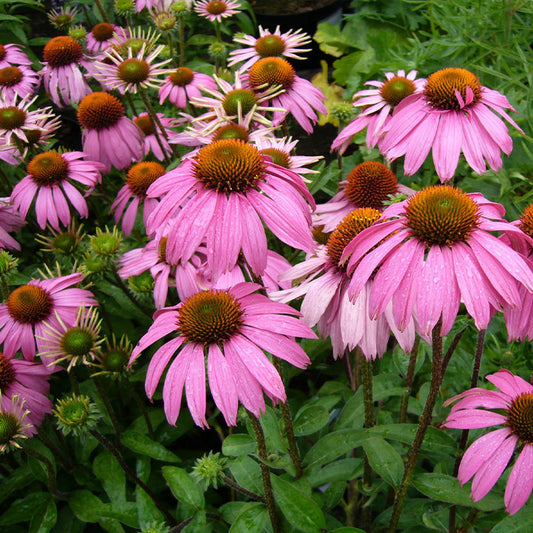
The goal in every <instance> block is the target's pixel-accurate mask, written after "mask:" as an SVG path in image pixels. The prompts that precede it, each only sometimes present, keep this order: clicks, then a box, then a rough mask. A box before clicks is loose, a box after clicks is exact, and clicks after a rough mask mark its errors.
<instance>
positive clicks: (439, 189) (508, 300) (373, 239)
mask: <svg viewBox="0 0 533 533" xmlns="http://www.w3.org/2000/svg"><path fill="white" fill-rule="evenodd" d="M503 214H504V209H503V206H501V205H500V204H495V203H492V202H489V201H488V200H487V199H485V198H484V197H483V196H482V195H481V194H479V193H472V194H465V193H463V192H462V191H461V190H460V189H456V188H454V187H450V186H444V185H439V186H432V187H427V188H426V189H423V190H422V191H420V192H418V193H416V194H415V195H413V196H411V198H409V199H408V200H405V201H403V202H400V203H397V204H393V205H391V206H389V207H388V208H387V209H385V211H384V212H383V218H382V222H380V223H377V224H374V225H373V226H371V227H370V228H367V229H366V230H363V231H362V232H361V233H360V234H358V235H357V236H356V237H355V238H354V239H353V240H352V241H351V242H350V243H349V244H348V245H347V246H346V248H345V252H344V253H345V254H346V257H348V256H349V260H348V261H349V262H348V269H347V271H348V273H349V274H350V275H351V282H350V287H349V294H350V298H352V299H355V298H357V296H358V295H359V293H360V291H361V290H362V289H363V287H364V286H365V284H366V283H367V282H368V280H370V279H373V280H374V283H373V285H372V290H371V293H370V306H369V311H370V316H371V317H374V318H375V317H377V316H379V315H380V314H382V313H383V312H384V311H385V309H386V307H387V306H388V305H389V303H390V302H391V301H392V305H393V316H394V320H395V322H396V325H397V326H398V328H399V329H400V330H403V329H404V328H405V327H406V325H407V323H408V321H409V320H410V317H411V316H414V318H415V321H416V323H417V330H418V332H419V333H421V334H422V335H430V333H431V331H432V330H433V328H434V327H435V325H436V324H437V322H438V321H439V320H442V327H441V334H442V335H446V334H447V333H448V332H449V331H450V329H451V327H452V325H453V323H454V321H455V318H456V316H457V313H458V311H459V306H460V304H461V302H462V303H464V305H465V307H466V311H467V312H468V314H469V315H471V316H472V317H473V319H474V322H475V325H476V327H477V328H478V329H480V330H481V329H486V328H487V326H488V323H489V321H490V319H491V317H492V315H493V313H494V312H495V311H498V310H501V309H503V308H505V307H509V306H511V307H512V306H518V305H520V304H521V299H520V293H519V288H520V286H521V285H524V286H525V287H526V288H527V290H529V291H533V271H532V270H531V267H530V266H529V264H528V263H527V262H526V260H525V259H524V258H523V256H522V255H520V254H519V253H518V252H516V251H514V250H513V249H512V248H511V247H510V246H507V245H506V244H504V243H503V242H502V241H501V240H500V239H498V238H497V237H496V236H494V235H492V233H491V232H493V231H497V232H503V233H505V234H509V235H514V236H515V237H514V238H516V239H519V238H520V237H519V236H520V235H522V236H523V233H522V232H521V230H519V229H518V228H516V227H515V226H513V225H512V224H509V223H508V222H507V221H505V220H504V219H503V218H502V216H503Z"/></svg>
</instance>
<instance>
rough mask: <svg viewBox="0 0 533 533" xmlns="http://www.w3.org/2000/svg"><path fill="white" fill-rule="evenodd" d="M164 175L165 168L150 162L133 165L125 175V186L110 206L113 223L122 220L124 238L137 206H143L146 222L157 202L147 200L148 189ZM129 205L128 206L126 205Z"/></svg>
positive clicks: (135, 213) (129, 229)
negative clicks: (113, 214)
mask: <svg viewBox="0 0 533 533" xmlns="http://www.w3.org/2000/svg"><path fill="white" fill-rule="evenodd" d="M165 173H166V170H165V167H164V166H163V165H160V164H159V163H155V162H152V161H142V162H141V163H136V164H135V165H133V166H132V167H131V168H130V169H129V170H128V173H127V175H126V184H125V185H124V186H123V187H122V188H121V189H120V191H118V194H117V197H116V199H115V201H114V202H113V204H112V205H111V209H110V211H111V212H113V211H115V222H116V223H117V224H118V223H119V222H120V219H122V231H123V232H124V235H126V237H127V236H128V235H129V234H130V233H131V230H132V229H133V225H134V224H135V219H136V217H137V211H138V209H139V205H140V204H142V205H143V220H144V224H145V225H146V220H147V219H148V216H149V215H150V213H151V212H152V211H153V210H154V208H155V206H156V205H157V204H158V201H157V200H155V199H154V198H147V197H146V191H147V190H148V187H150V185H152V183H154V181H156V180H157V179H158V178H160V177H161V176H163V174H165ZM128 203H129V205H128Z"/></svg>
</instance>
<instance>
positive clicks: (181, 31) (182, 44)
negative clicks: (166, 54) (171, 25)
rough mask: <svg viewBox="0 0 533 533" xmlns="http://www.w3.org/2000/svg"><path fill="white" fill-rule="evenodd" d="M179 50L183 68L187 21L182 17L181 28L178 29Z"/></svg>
mask: <svg viewBox="0 0 533 533" xmlns="http://www.w3.org/2000/svg"><path fill="white" fill-rule="evenodd" d="M178 35H179V40H178V46H179V48H178V50H179V63H178V64H179V66H180V67H183V62H184V61H185V20H184V17H180V20H179V27H178Z"/></svg>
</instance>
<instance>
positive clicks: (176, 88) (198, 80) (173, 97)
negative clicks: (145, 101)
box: [159, 67, 217, 109]
mask: <svg viewBox="0 0 533 533" xmlns="http://www.w3.org/2000/svg"><path fill="white" fill-rule="evenodd" d="M204 88H205V89H209V90H211V91H215V90H216V88H217V84H216V82H215V80H214V79H213V78H212V77H211V76H208V75H207V74H202V73H201V72H194V71H193V70H191V69H190V68H189V67H178V68H177V69H176V70H173V71H172V72H171V73H170V74H169V75H168V76H167V81H166V82H165V83H164V84H163V85H162V86H161V87H160V89H159V103H160V104H162V103H163V102H164V101H165V100H168V101H169V102H171V103H172V104H174V105H175V106H176V107H178V108H180V109H185V108H186V107H187V103H188V102H189V100H190V99H191V98H198V97H201V96H202V90H203V89H204Z"/></svg>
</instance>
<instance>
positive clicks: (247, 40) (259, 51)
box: [228, 26, 311, 72]
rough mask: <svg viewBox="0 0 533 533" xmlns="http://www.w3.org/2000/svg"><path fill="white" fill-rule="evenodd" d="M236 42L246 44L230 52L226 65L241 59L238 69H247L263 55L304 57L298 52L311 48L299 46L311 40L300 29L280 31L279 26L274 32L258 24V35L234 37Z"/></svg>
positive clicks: (292, 57)
mask: <svg viewBox="0 0 533 533" xmlns="http://www.w3.org/2000/svg"><path fill="white" fill-rule="evenodd" d="M233 40H234V41H235V42H236V43H239V44H244V45H248V46H247V48H241V49H239V50H234V51H233V52H230V55H229V60H228V66H230V67H231V66H233V65H236V64H237V63H240V62H241V61H245V63H244V64H243V65H242V66H241V67H239V71H240V72H243V71H245V70H248V68H250V67H251V66H252V65H253V64H254V63H255V62H256V61H258V60H259V59H262V58H264V57H289V58H291V59H305V57H301V56H299V55H298V54H299V53H301V52H310V51H311V48H301V47H302V46H305V45H308V44H309V43H310V42H311V37H309V35H307V33H303V32H302V30H297V31H294V30H289V31H288V32H286V33H281V31H280V29H279V26H277V27H276V29H275V30H274V33H271V31H270V30H268V29H266V30H264V29H263V28H262V27H261V26H259V37H258V38H256V37H253V36H252V35H245V36H244V37H235V38H234V39H233Z"/></svg>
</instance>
